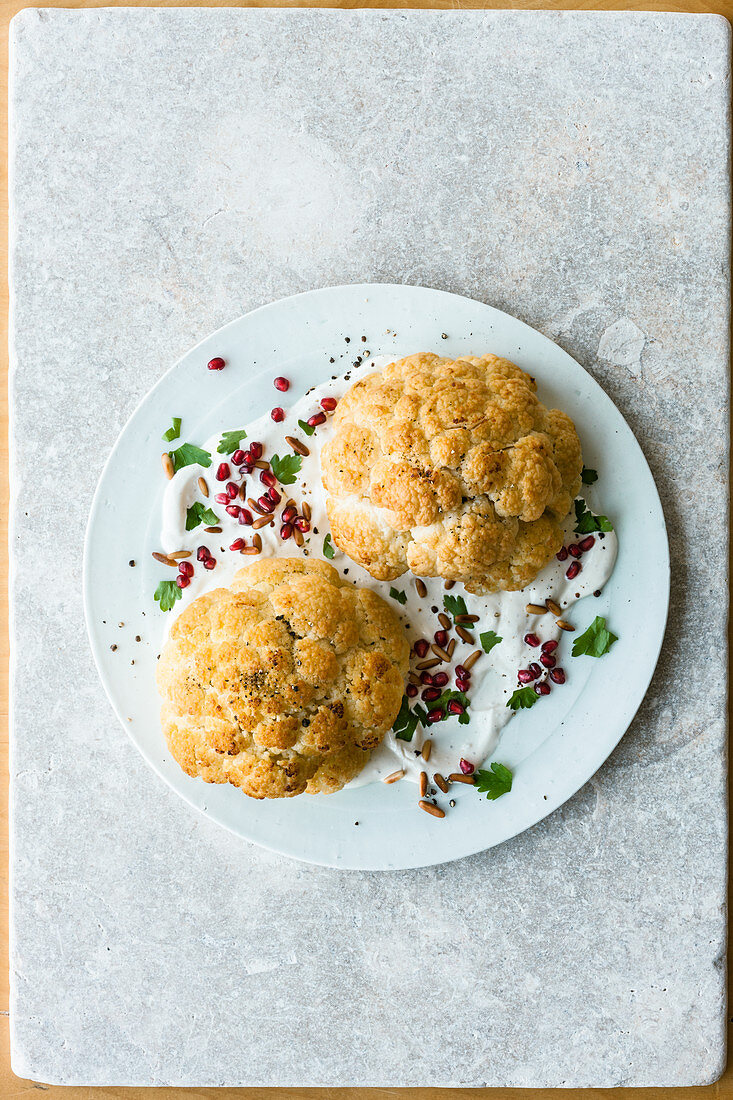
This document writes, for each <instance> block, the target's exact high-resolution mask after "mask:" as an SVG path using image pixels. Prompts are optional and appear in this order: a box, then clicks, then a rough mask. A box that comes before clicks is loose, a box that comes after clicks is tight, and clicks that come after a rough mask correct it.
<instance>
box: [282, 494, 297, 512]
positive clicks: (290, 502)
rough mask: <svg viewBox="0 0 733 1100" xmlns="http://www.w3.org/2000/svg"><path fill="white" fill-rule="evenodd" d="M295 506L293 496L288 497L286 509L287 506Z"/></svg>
mask: <svg viewBox="0 0 733 1100" xmlns="http://www.w3.org/2000/svg"><path fill="white" fill-rule="evenodd" d="M294 507H295V501H294V500H293V498H292V497H288V499H287V500H286V501H285V505H284V509H285V508H294ZM284 509H283V510H284Z"/></svg>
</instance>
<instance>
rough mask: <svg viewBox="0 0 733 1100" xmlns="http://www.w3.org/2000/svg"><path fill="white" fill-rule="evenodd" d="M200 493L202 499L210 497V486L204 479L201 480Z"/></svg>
mask: <svg viewBox="0 0 733 1100" xmlns="http://www.w3.org/2000/svg"><path fill="white" fill-rule="evenodd" d="M199 492H200V493H201V496H202V497H207V496H208V495H209V486H208V485H207V484H206V480H205V479H204V478H203V477H200V478H199Z"/></svg>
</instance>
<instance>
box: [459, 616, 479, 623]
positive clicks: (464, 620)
mask: <svg viewBox="0 0 733 1100" xmlns="http://www.w3.org/2000/svg"><path fill="white" fill-rule="evenodd" d="M478 620H479V617H478V615H456V622H457V623H477V622H478Z"/></svg>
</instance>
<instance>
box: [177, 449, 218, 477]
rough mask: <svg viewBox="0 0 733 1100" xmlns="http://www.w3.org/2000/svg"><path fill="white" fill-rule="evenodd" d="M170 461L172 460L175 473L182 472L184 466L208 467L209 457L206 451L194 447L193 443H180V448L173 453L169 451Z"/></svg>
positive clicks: (209, 463)
mask: <svg viewBox="0 0 733 1100" xmlns="http://www.w3.org/2000/svg"><path fill="white" fill-rule="evenodd" d="M170 454H171V459H172V460H173V469H174V470H175V472H176V473H178V471H179V470H182V469H183V467H184V466H195V465H199V466H205V467H207V466H210V465H211V455H210V454H209V452H208V451H203V450H202V449H201V447H195V446H194V445H193V443H182V444H181V446H180V447H178V448H177V450H175V451H171V453H170Z"/></svg>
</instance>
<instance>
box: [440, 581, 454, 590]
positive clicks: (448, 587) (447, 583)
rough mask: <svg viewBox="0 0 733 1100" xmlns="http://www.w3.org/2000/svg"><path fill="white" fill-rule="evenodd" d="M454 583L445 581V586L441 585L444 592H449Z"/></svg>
mask: <svg viewBox="0 0 733 1100" xmlns="http://www.w3.org/2000/svg"><path fill="white" fill-rule="evenodd" d="M455 583H456V582H455V581H446V582H445V584H444V585H443V588H444V589H445V590H446V592H450V590H451V588H453V586H454V584H455Z"/></svg>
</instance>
